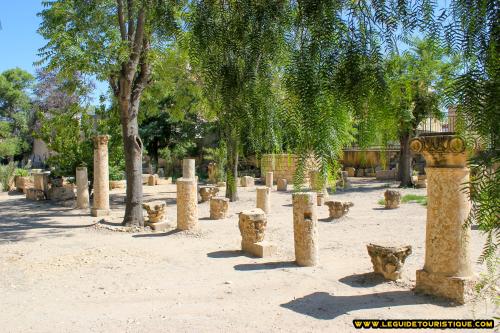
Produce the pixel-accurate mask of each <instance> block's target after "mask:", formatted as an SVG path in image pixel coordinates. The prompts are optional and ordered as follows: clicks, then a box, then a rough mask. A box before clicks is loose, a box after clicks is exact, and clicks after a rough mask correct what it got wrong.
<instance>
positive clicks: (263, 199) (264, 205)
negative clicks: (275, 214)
mask: <svg viewBox="0 0 500 333" xmlns="http://www.w3.org/2000/svg"><path fill="white" fill-rule="evenodd" d="M256 192H257V206H256V207H257V208H260V209H262V210H263V211H264V213H266V214H269V213H270V212H271V198H270V197H271V189H270V188H269V187H267V186H260V187H257V191H256Z"/></svg>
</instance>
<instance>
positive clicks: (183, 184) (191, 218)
mask: <svg viewBox="0 0 500 333" xmlns="http://www.w3.org/2000/svg"><path fill="white" fill-rule="evenodd" d="M196 187H197V186H196V179H195V178H191V179H186V178H179V179H177V229H179V230H191V229H194V228H196V227H197V225H198V193H197V191H196Z"/></svg>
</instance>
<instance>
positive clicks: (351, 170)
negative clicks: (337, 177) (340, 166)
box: [345, 167, 356, 177]
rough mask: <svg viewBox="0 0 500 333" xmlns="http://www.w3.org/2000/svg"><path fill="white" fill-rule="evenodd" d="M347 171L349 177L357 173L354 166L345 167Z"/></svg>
mask: <svg viewBox="0 0 500 333" xmlns="http://www.w3.org/2000/svg"><path fill="white" fill-rule="evenodd" d="M345 171H347V176H348V177H354V176H355V174H356V169H354V168H352V167H347V168H345Z"/></svg>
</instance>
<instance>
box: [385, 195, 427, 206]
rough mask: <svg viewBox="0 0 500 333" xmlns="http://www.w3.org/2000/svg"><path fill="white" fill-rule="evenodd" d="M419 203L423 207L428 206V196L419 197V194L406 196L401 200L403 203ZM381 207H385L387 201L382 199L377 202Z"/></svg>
mask: <svg viewBox="0 0 500 333" xmlns="http://www.w3.org/2000/svg"><path fill="white" fill-rule="evenodd" d="M412 202H414V203H418V204H420V205H422V206H427V196H426V195H418V194H405V195H403V197H402V198H401V203H412ZM377 203H378V204H379V205H382V206H384V205H385V199H380V200H379V201H378V202H377Z"/></svg>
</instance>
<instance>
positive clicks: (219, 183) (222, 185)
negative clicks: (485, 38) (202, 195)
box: [217, 182, 226, 187]
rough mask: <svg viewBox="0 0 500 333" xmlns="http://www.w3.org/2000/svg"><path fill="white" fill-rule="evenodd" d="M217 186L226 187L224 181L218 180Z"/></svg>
mask: <svg viewBox="0 0 500 333" xmlns="http://www.w3.org/2000/svg"><path fill="white" fill-rule="evenodd" d="M217 187H226V182H218V183H217Z"/></svg>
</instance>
